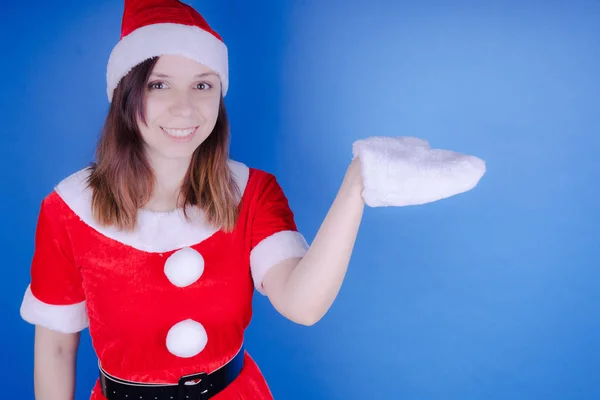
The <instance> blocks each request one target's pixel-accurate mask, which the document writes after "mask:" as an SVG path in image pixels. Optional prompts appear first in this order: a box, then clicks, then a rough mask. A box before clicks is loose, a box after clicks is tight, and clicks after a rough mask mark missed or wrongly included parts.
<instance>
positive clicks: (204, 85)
mask: <svg viewBox="0 0 600 400" xmlns="http://www.w3.org/2000/svg"><path fill="white" fill-rule="evenodd" d="M196 88H198V89H200V90H209V89H210V88H212V85H211V84H210V83H208V82H200V83H199V84H198V85H196Z"/></svg>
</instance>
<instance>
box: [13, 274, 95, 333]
mask: <svg viewBox="0 0 600 400" xmlns="http://www.w3.org/2000/svg"><path fill="white" fill-rule="evenodd" d="M21 318H23V319H24V320H25V321H27V322H29V323H30V324H33V325H40V326H43V327H45V328H48V329H52V330H54V331H58V332H62V333H76V332H79V331H82V330H84V329H85V328H87V327H88V324H89V319H88V315H87V309H86V302H85V301H82V302H81V303H77V304H71V305H53V304H46V303H44V302H42V301H41V300H39V299H38V298H37V297H35V296H34V295H33V293H32V292H31V286H27V289H26V290H25V295H24V296H23V302H22V303H21Z"/></svg>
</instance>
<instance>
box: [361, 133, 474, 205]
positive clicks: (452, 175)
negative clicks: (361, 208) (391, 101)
mask: <svg viewBox="0 0 600 400" xmlns="http://www.w3.org/2000/svg"><path fill="white" fill-rule="evenodd" d="M352 152H353V155H354V156H355V157H356V156H358V157H359V159H360V164H361V173H362V178H363V186H364V190H363V193H362V195H363V198H364V200H365V203H366V204H367V205H368V206H371V207H382V206H409V205H420V204H425V203H430V202H434V201H437V200H441V199H444V198H447V197H450V196H454V195H456V194H459V193H463V192H466V191H469V190H471V189H473V188H474V187H475V186H476V185H477V184H478V183H479V180H480V179H481V177H482V176H483V175H484V174H485V171H486V166H485V162H484V161H483V160H481V159H479V158H477V157H475V156H471V155H467V154H461V153H456V152H453V151H449V150H438V149H432V148H431V147H430V146H429V143H428V142H427V141H425V140H423V139H419V138H415V137H383V136H375V137H370V138H367V139H363V140H358V141H356V142H354V144H353V146H352Z"/></svg>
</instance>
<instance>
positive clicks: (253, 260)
mask: <svg viewBox="0 0 600 400" xmlns="http://www.w3.org/2000/svg"><path fill="white" fill-rule="evenodd" d="M307 250H308V243H307V242H306V240H305V239H304V236H302V234H301V233H300V232H296V231H281V232H277V233H274V234H273V235H271V236H269V237H267V238H265V239H263V240H262V241H261V242H260V243H258V244H257V245H256V246H255V247H254V249H252V252H251V253H250V269H251V271H252V279H253V280H254V286H255V287H256V290H258V292H260V293H261V294H265V291H264V289H263V286H262V281H263V278H264V277H265V275H266V273H267V271H268V270H269V269H271V268H272V267H273V266H275V265H276V264H278V263H280V262H281V261H284V260H287V259H290V258H295V257H304V255H305V254H306V252H307Z"/></svg>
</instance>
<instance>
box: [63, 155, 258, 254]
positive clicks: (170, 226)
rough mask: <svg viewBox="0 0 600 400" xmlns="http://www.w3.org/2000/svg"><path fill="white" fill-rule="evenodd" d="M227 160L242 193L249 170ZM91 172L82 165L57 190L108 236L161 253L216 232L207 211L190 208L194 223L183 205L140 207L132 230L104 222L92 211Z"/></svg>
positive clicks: (76, 209)
mask: <svg viewBox="0 0 600 400" xmlns="http://www.w3.org/2000/svg"><path fill="white" fill-rule="evenodd" d="M228 163H229V168H230V170H231V172H232V175H233V179H234V180H235V182H236V184H237V186H238V188H239V190H240V196H241V195H243V193H244V190H245V189H246V185H247V183H248V177H249V174H250V170H249V168H248V167H247V166H246V165H244V164H242V163H239V162H237V161H233V160H229V162H228ZM89 174H90V170H89V169H88V168H85V169H82V170H80V171H78V172H76V173H74V174H73V175H71V176H69V177H68V178H66V179H64V180H63V181H62V182H60V183H59V184H58V185H57V186H56V189H55V190H56V192H57V193H58V194H59V196H61V198H62V199H63V200H64V202H65V203H66V204H67V205H68V206H69V208H70V209H71V210H72V211H73V212H74V213H75V214H77V216H78V217H79V218H81V220H82V221H83V222H85V223H86V224H87V225H88V226H90V227H91V228H93V229H94V230H96V231H97V232H99V233H101V234H102V235H104V236H106V237H108V238H111V239H113V240H116V241H118V242H120V243H123V244H126V245H128V246H131V247H133V248H135V249H138V250H142V251H147V252H151V253H162V252H166V251H170V250H173V249H179V248H183V247H189V246H192V245H194V244H196V243H200V242H202V241H204V240H206V239H208V238H209V237H211V236H212V235H213V234H214V233H215V232H217V228H216V227H215V226H213V225H210V224H209V223H208V222H206V218H205V214H204V212H203V211H202V210H200V209H199V208H198V207H191V208H188V210H187V212H188V216H189V218H190V222H191V223H190V222H188V221H187V220H186V219H185V215H184V214H183V209H177V210H174V211H170V212H152V211H148V210H139V212H138V227H137V229H135V231H133V232H129V231H122V230H119V229H117V228H116V227H113V226H101V225H100V224H98V223H97V222H96V220H95V219H94V217H93V215H92V207H91V204H92V190H91V189H89V188H88V187H87V178H88V177H89ZM240 199H241V197H240V198H238V201H239V200H240Z"/></svg>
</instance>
